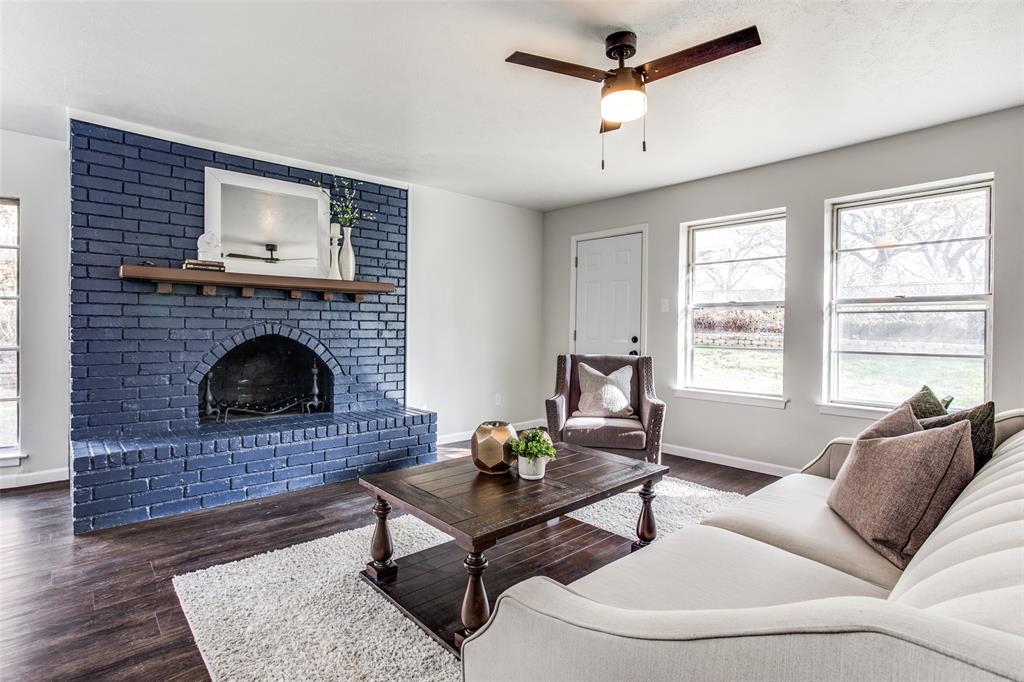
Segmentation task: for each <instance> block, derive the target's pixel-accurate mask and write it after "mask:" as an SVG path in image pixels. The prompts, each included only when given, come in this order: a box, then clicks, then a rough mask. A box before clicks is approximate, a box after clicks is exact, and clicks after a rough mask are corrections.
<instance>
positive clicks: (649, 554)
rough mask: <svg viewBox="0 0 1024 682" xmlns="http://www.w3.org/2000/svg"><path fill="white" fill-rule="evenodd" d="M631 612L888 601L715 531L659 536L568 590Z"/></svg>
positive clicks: (835, 574)
mask: <svg viewBox="0 0 1024 682" xmlns="http://www.w3.org/2000/svg"><path fill="white" fill-rule="evenodd" d="M569 587H570V589H572V590H573V591H574V592H577V593H579V594H581V595H582V596H584V597H587V598H589V599H593V600H595V601H599V602H601V603H602V604H609V605H612V606H619V607H622V608H629V609H652V610H671V609H731V608H746V607H757V606H772V605H775V604H785V603H790V602H797V601H805V600H808V599H820V598H824V597H837V596H848V595H853V596H867V597H879V598H885V596H886V595H887V593H888V590H883V589H881V588H879V587H877V586H875V585H872V584H870V583H868V582H865V581H863V580H860V579H858V578H855V577H853V576H851V575H847V574H846V573H843V572H841V571H837V570H835V569H833V568H829V567H828V566H825V565H824V564H820V563H818V562H816V561H811V560H810V559H805V558H803V557H801V556H797V555H796V554H791V553H789V552H786V551H784V550H781V549H778V548H777V547H773V546H771V545H768V544H765V543H763V542H758V541H757V540H751V539H750V538H748V537H744V536H742V535H738V534H736V533H731V532H729V531H726V530H721V529H720V528H712V527H710V526H691V527H689V528H684V529H683V530H680V531H677V532H675V533H671V534H669V535H666V536H661V537H659V538H658V539H657V540H655V541H654V543H653V544H652V545H650V546H649V547H645V548H644V549H641V550H640V551H637V552H634V553H633V554H631V555H629V556H628V557H625V558H623V559H619V560H618V561H614V562H612V563H610V564H608V565H607V566H604V567H602V568H600V569H598V570H597V571H594V572H593V573H591V574H590V575H587V576H585V577H583V578H580V579H579V580H577V581H576V582H574V583H571V584H570V585H569Z"/></svg>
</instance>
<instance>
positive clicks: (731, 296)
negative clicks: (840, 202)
mask: <svg viewBox="0 0 1024 682" xmlns="http://www.w3.org/2000/svg"><path fill="white" fill-rule="evenodd" d="M680 239H681V242H682V244H683V245H684V249H685V260H683V262H685V263H686V270H685V273H684V276H683V277H682V289H683V292H682V296H681V300H682V301H684V305H685V312H684V314H683V315H682V317H681V325H680V330H679V338H680V340H681V344H680V358H679V366H680V368H681V370H682V371H681V374H682V376H681V377H680V379H681V381H680V383H681V385H682V388H683V390H682V392H681V395H683V396H684V397H700V396H701V394H735V395H737V396H739V400H737V402H745V401H744V400H743V399H742V397H743V396H755V397H771V398H773V399H774V400H773V401H772V403H776V404H775V405H773V406H779V407H781V406H784V405H785V402H784V401H782V400H781V396H782V365H783V332H784V328H785V306H786V214H785V210H784V209H774V210H772V211H764V212H759V213H750V214H744V215H741V216H731V217H728V218H719V219H715V220H710V221H701V222H695V223H684V224H683V225H682V229H681V234H680ZM709 399H712V400H715V399H717V398H715V397H713V396H712V397H710V398H709ZM750 404H764V405H768V404H769V403H767V402H752V403H750Z"/></svg>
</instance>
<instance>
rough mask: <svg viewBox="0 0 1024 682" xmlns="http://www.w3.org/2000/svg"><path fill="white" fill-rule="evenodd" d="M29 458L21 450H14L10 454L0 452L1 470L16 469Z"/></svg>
mask: <svg viewBox="0 0 1024 682" xmlns="http://www.w3.org/2000/svg"><path fill="white" fill-rule="evenodd" d="M26 457H28V455H26V454H25V453H24V452H21V451H20V450H12V451H10V452H0V468H3V467H16V466H19V465H20V464H21V460H23V459H25V458H26Z"/></svg>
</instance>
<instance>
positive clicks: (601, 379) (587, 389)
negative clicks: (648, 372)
mask: <svg viewBox="0 0 1024 682" xmlns="http://www.w3.org/2000/svg"><path fill="white" fill-rule="evenodd" d="M632 380H633V368H632V367H630V366H629V365H627V366H625V367H620V368H619V369H617V370H615V371H614V372H612V373H611V374H609V375H608V376H605V375H604V374H601V373H600V372H598V371H597V370H596V369H594V368H593V367H591V366H590V365H588V364H586V363H583V362H581V363H580V364H579V382H580V402H579V405H577V408H576V411H575V412H574V413H573V416H576V417H630V416H632V415H633V406H632V405H630V403H629V384H630V382H631V381H632Z"/></svg>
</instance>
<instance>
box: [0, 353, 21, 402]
mask: <svg viewBox="0 0 1024 682" xmlns="http://www.w3.org/2000/svg"><path fill="white" fill-rule="evenodd" d="M17 397H18V351H15V350H5V351H3V352H0V398H17Z"/></svg>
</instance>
